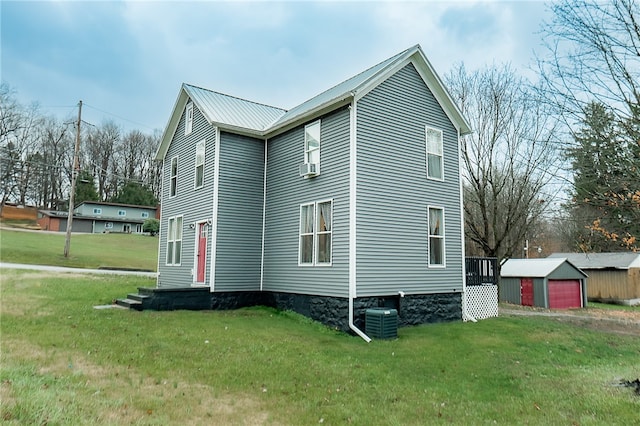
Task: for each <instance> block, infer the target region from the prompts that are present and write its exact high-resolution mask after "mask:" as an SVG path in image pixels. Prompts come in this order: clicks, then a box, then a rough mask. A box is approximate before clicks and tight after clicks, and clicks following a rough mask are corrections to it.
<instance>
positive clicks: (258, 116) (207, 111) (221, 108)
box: [183, 84, 286, 132]
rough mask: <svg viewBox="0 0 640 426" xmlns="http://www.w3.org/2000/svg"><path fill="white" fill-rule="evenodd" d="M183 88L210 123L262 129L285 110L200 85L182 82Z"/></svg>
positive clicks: (256, 129)
mask: <svg viewBox="0 0 640 426" xmlns="http://www.w3.org/2000/svg"><path fill="white" fill-rule="evenodd" d="M183 88H184V90H185V91H186V92H187V94H188V95H189V97H190V98H191V99H192V100H193V102H195V103H196V105H197V106H198V109H199V110H200V112H202V114H204V116H205V117H206V118H207V120H208V121H209V122H210V123H214V124H217V125H222V126H230V127H239V128H243V129H250V130H255V131H258V132H260V131H263V130H265V129H266V127H267V126H268V125H269V124H271V123H273V122H274V121H275V120H277V119H278V118H279V117H281V116H282V115H283V114H284V113H285V112H286V110H284V109H282V108H277V107H272V106H269V105H263V104H259V103H257V102H252V101H247V100H244V99H240V98H236V97H233V96H229V95H225V94H222V93H218V92H214V91H212V90H207V89H203V88H201V87H197V86H192V85H190V84H183Z"/></svg>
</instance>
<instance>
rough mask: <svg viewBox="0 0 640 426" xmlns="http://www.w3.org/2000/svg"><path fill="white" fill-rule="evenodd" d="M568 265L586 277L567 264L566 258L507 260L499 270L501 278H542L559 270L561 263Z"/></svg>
mask: <svg viewBox="0 0 640 426" xmlns="http://www.w3.org/2000/svg"><path fill="white" fill-rule="evenodd" d="M565 262H566V263H568V264H569V265H571V267H572V268H574V269H575V270H576V271H578V272H579V273H580V274H582V275H583V276H585V277H586V276H587V275H586V274H585V273H584V272H582V271H581V270H580V269H579V268H578V267H576V266H575V265H574V264H572V263H571V262H569V261H568V260H567V259H566V258H549V257H547V258H545V259H509V260H507V261H506V262H505V263H504V264H502V267H501V268H500V276H502V277H531V278H544V277H547V276H549V275H551V273H553V272H554V271H555V270H557V269H558V268H560V266H562V264H563V263H565Z"/></svg>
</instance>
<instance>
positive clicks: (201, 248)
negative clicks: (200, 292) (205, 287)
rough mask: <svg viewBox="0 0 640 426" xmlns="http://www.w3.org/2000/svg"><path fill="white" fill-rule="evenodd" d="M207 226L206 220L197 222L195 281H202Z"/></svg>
mask: <svg viewBox="0 0 640 426" xmlns="http://www.w3.org/2000/svg"><path fill="white" fill-rule="evenodd" d="M208 231H209V226H208V225H207V223H206V222H203V223H199V224H198V267H197V274H196V282H199V283H203V282H204V277H205V273H204V270H205V265H206V264H207V233H208Z"/></svg>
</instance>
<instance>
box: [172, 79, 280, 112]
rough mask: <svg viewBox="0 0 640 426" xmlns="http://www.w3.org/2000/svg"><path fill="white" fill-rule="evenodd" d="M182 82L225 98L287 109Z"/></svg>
mask: <svg viewBox="0 0 640 426" xmlns="http://www.w3.org/2000/svg"><path fill="white" fill-rule="evenodd" d="M182 84H183V85H184V86H187V87H191V88H194V89H198V90H204V91H205V92H209V93H215V94H216V95H220V96H224V97H226V98H231V99H236V100H239V101H242V102H247V103H250V104H254V105H260V106H264V107H268V108H273V109H278V110H280V111H284V112H287V111H288V110H286V109H285V108H280V107H277V106H273V105H269V104H265V103H263V102H257V101H252V100H250V99H244V98H241V97H239V96H234V95H229V94H227V93H222V92H218V91H217V90H211V89H207V88H205V87H201V86H196V85H195V84H190V83H182Z"/></svg>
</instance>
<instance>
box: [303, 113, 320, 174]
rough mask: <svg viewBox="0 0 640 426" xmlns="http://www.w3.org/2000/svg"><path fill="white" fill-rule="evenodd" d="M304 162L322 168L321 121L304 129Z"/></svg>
mask: <svg viewBox="0 0 640 426" xmlns="http://www.w3.org/2000/svg"><path fill="white" fill-rule="evenodd" d="M304 162H305V164H317V167H320V120H318V121H314V122H313V123H311V124H307V125H306V126H305V127H304Z"/></svg>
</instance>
